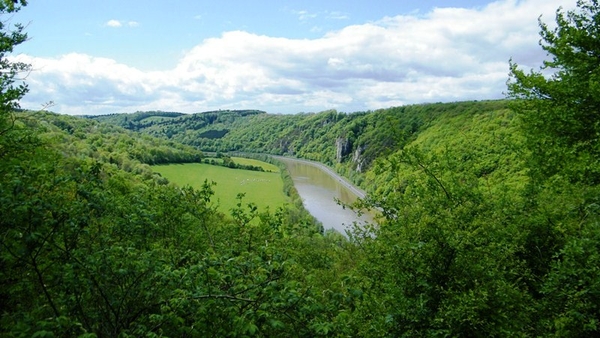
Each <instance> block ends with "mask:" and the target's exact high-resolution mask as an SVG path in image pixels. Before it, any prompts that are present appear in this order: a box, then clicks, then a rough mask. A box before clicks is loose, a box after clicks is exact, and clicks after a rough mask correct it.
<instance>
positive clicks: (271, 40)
mask: <svg viewBox="0 0 600 338" xmlns="http://www.w3.org/2000/svg"><path fill="white" fill-rule="evenodd" d="M561 5H562V6H564V7H565V8H569V6H572V4H567V1H566V0H526V1H515V0H503V1H496V2H494V3H491V4H490V5H488V6H486V7H484V8H481V9H459V8H438V9H435V10H433V11H432V12H430V13H427V14H425V15H421V14H420V15H406V16H395V17H388V18H383V19H381V20H380V21H378V22H372V23H366V24H362V25H353V26H348V27H345V28H344V29H342V30H339V31H334V32H329V33H327V34H325V35H323V36H322V37H321V38H318V39H310V40H309V39H288V38H275V37H269V36H262V35H256V34H252V33H248V32H244V31H231V32H226V33H223V34H222V35H221V36H220V37H214V38H210V39H206V40H204V41H203V42H202V43H201V44H199V45H197V46H195V47H193V48H192V49H190V50H189V51H188V52H186V54H185V55H184V56H183V57H182V58H181V59H180V60H179V62H178V64H177V66H176V67H175V68H173V69H170V70H164V71H154V72H144V71H141V70H138V69H135V68H133V67H130V66H127V65H124V64H120V63H118V62H116V61H114V60H110V59H104V58H96V57H92V56H88V55H81V54H68V55H64V56H61V57H59V58H55V59H45V58H35V57H31V56H26V55H21V56H19V58H20V60H21V61H25V62H29V63H31V64H33V65H34V68H35V69H36V70H35V71H34V72H32V73H31V75H30V76H29V78H28V79H27V82H28V83H29V85H30V89H31V90H30V93H29V94H28V96H27V97H26V98H25V100H24V101H23V106H24V107H26V108H38V107H39V106H40V104H42V103H44V102H48V101H54V102H55V103H56V104H57V106H56V107H55V108H54V109H55V110H56V111H60V112H63V113H69V114H97V113H113V112H132V111H136V110H156V109H160V110H169V111H183V112H197V111H203V110H209V109H219V108H240V109H241V108H256V109H263V110H266V111H269V112H272V113H293V112H300V111H321V110H326V109H331V108H335V109H338V110H341V111H359V110H367V109H378V108H384V107H389V106H394V105H401V104H411V103H421V102H437V101H457V100H471V99H491V98H501V97H502V96H503V94H502V93H503V92H504V91H505V90H506V84H505V82H506V79H507V76H508V60H509V59H510V58H511V57H512V58H513V59H514V61H515V62H517V63H519V64H521V65H523V66H524V67H526V68H531V67H538V66H539V65H540V64H541V62H542V60H543V59H544V58H545V52H543V51H542V50H541V48H540V47H539V46H538V40H539V35H538V30H539V29H538V26H537V18H538V16H539V15H540V14H543V15H544V16H543V20H544V21H545V22H547V23H551V22H553V21H554V13H555V11H556V9H557V8H558V7H560V6H561Z"/></svg>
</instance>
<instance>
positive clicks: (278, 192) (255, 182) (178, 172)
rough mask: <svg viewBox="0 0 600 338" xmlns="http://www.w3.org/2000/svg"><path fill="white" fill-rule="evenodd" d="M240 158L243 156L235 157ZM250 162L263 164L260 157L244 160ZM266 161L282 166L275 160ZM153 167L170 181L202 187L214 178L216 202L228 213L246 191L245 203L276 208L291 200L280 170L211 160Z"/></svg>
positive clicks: (265, 207) (181, 184)
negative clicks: (235, 166) (243, 167)
mask: <svg viewBox="0 0 600 338" xmlns="http://www.w3.org/2000/svg"><path fill="white" fill-rule="evenodd" d="M234 160H235V161H236V162H238V161H239V159H234ZM243 162H244V163H246V164H248V165H261V163H260V162H259V161H257V160H244V161H243ZM263 165H265V166H269V167H274V168H275V169H276V170H277V171H279V168H277V167H275V166H274V165H272V164H269V163H264V164H263ZM152 170H154V171H156V172H158V173H160V174H161V175H162V176H163V177H165V178H167V179H168V180H169V181H170V182H173V183H176V184H178V185H179V186H182V187H183V186H186V185H189V186H191V187H193V188H195V189H201V188H202V186H203V185H204V182H205V181H208V182H214V183H216V186H215V187H214V188H213V189H214V190H215V195H214V197H213V198H212V201H213V203H216V204H217V205H218V209H219V210H221V211H223V212H224V213H228V212H229V211H230V210H232V209H234V208H235V207H236V204H237V199H236V197H237V195H238V194H244V198H243V201H244V204H246V203H252V204H254V205H256V206H257V207H258V208H259V209H260V210H266V209H267V208H270V210H276V209H277V208H281V207H283V206H284V205H285V204H286V203H289V202H290V200H289V199H288V198H287V197H286V196H285V194H284V193H283V182H282V180H281V177H280V175H279V173H278V172H277V173H275V172H272V173H269V172H258V171H249V170H240V169H230V168H226V167H221V166H214V165H208V164H199V163H191V164H181V165H158V166H153V167H152Z"/></svg>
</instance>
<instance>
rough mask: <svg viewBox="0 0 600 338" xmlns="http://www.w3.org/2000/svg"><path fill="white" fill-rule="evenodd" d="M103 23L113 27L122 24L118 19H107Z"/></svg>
mask: <svg viewBox="0 0 600 338" xmlns="http://www.w3.org/2000/svg"><path fill="white" fill-rule="evenodd" d="M104 25H105V26H108V27H115V28H116V27H121V26H123V24H122V23H121V21H119V20H108V21H107V22H106V23H105V24H104Z"/></svg>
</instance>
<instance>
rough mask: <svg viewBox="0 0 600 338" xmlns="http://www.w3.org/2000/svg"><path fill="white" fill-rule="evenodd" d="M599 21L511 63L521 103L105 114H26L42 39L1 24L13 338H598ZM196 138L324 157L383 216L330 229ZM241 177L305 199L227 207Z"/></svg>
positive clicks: (4, 293) (564, 25)
mask: <svg viewBox="0 0 600 338" xmlns="http://www.w3.org/2000/svg"><path fill="white" fill-rule="evenodd" d="M24 4H25V2H24V1H22V2H20V3H17V4H15V3H14V2H13V1H6V0H0V11H2V12H3V13H10V12H13V11H15V10H18V7H19V5H24ZM2 22H4V21H2ZM599 22H600V5H599V4H598V2H597V1H591V0H589V1H578V8H577V9H576V10H575V11H570V12H563V11H562V10H559V11H558V15H557V25H556V28H553V29H550V28H548V26H546V25H545V24H543V23H542V24H541V35H542V47H543V48H544V50H546V51H547V52H548V53H549V55H550V56H551V60H549V61H548V62H547V63H546V64H545V68H546V69H545V70H544V73H538V72H533V71H532V72H529V73H527V72H524V71H522V70H520V69H519V67H518V66H517V65H515V64H511V76H510V79H509V99H507V100H501V101H483V102H457V103H446V104H442V103H439V104H426V105H414V106H407V107H396V108H390V109H384V110H378V111H374V112H358V113H353V114H344V113H339V112H335V111H327V112H322V113H318V114H299V115H293V116H279V115H270V114H266V113H263V112H257V111H222V112H221V111H220V112H209V113H203V114H194V115H185V116H184V115H180V114H178V113H163V112H148V113H136V114H134V115H131V116H128V115H120V114H119V115H112V116H109V117H102V118H101V117H98V118H94V119H81V118H77V117H70V116H59V115H56V114H51V113H45V112H22V111H18V110H17V109H16V108H18V100H19V99H20V98H21V97H22V96H23V95H24V94H25V93H26V92H27V87H26V86H25V85H17V84H15V81H16V78H17V75H18V73H19V72H20V71H22V70H26V69H27V65H20V64H11V63H10V62H9V61H8V60H7V59H6V58H5V54H4V53H8V52H10V51H12V48H13V47H14V46H16V45H18V44H20V43H22V42H23V41H25V40H26V36H25V35H24V34H23V33H22V28H21V27H20V26H15V27H14V31H9V30H8V28H7V27H5V26H0V32H1V34H2V35H3V41H4V42H5V43H4V44H2V45H1V46H0V49H1V52H0V68H2V70H3V71H2V72H0V74H2V75H1V76H2V79H3V81H0V183H1V184H0V215H2V217H0V267H1V269H0V304H2V312H1V313H0V335H2V336H8V337H17V336H18V337H21V336H86V337H97V336H101V337H112V336H122V337H127V336H148V337H154V336H175V337H177V336H186V337H187V336H191V337H201V336H207V335H212V336H219V337H220V336H231V337H246V336H259V337H274V336H283V337H291V336H293V337H296V336H298V337H317V336H331V337H334V336H335V337H339V336H353V337H413V336H418V337H426V336H451V337H454V336H458V337H472V336H486V337H487V336H490V337H504V336H527V337H528V336H536V337H537V336H544V337H545V336H559V337H593V336H598V335H600V316H599V314H600V308H599V306H600V305H599V304H600V297H599V295H600V272H599V271H600V270H599V269H598V266H600V254H599V253H600V227H599V225H600V208H599V205H600V200H599V196H600V185H599V184H600V181H599V177H600V176H599V168H600V163H599V156H600V148H599V144H600V143H599V142H598V141H599V140H598V135H599V133H600V129H599V128H600V122H599V119H598V111H600V104H599V103H598V102H599V101H598V100H600V99H599V98H600V95H598V94H600V93H598V88H600V84H599V79H600V70H599V63H600V61H599V60H600V58H599V57H598V56H599V55H600V47H599V46H600V38H599V37H600V32H599V31H598V30H599V29H600V28H599V27H600V25H599V24H598V23H599ZM2 25H3V24H2ZM547 71H554V72H555V75H554V76H550V77H547V76H545V75H544V74H546V73H545V72H547ZM16 111H18V112H16ZM108 123H113V124H108ZM115 124H117V125H119V126H116V125H115ZM122 127H125V128H128V129H130V130H125V129H123V128H122ZM133 130H136V131H138V132H134V131H133ZM182 143H183V144H186V145H182ZM199 149H200V150H205V151H214V152H227V151H233V150H240V151H245V152H255V153H260V152H265V153H273V154H289V155H295V156H299V157H304V158H308V159H313V160H318V161H321V162H324V163H326V164H329V165H330V166H332V167H335V168H336V170H338V171H339V172H341V173H342V174H345V175H346V176H347V177H351V178H352V179H354V180H355V181H356V182H359V183H361V184H362V186H363V187H365V188H367V190H368V192H369V195H368V197H367V198H366V199H365V200H363V201H359V203H357V204H356V205H355V206H353V207H356V208H362V207H370V208H375V209H376V210H379V211H380V212H381V217H380V223H379V224H377V225H370V226H366V227H364V228H356V229H354V231H353V232H352V233H351V234H350V238H349V239H346V238H345V237H343V236H341V235H339V234H336V233H323V231H322V229H321V228H320V227H319V226H317V225H315V224H314V221H313V220H312V219H311V218H310V217H309V216H308V215H306V213H305V212H303V211H302V209H301V201H300V199H299V197H298V195H297V192H295V190H294V189H293V184H292V181H291V179H290V178H289V174H288V173H287V172H286V171H285V170H281V171H280V172H279V173H276V172H259V171H246V170H240V169H235V170H234V169H229V168H226V167H223V166H212V165H208V164H206V163H202V164H200V163H198V162H200V161H202V162H204V161H206V160H207V158H205V157H204V155H203V153H201V152H200V151H199ZM255 156H256V157H257V159H259V160H263V161H270V160H268V159H267V158H266V157H264V158H263V155H258V154H257V155H255ZM208 160H209V161H210V160H211V159H208ZM219 161H220V162H221V163H220V164H221V165H222V164H227V167H228V166H229V165H233V164H235V162H236V161H238V162H239V164H240V165H251V166H255V165H260V166H261V167H262V168H263V169H264V168H266V165H265V164H262V163H257V162H254V161H250V160H241V159H237V158H231V157H229V156H227V155H225V156H221V158H220V159H219ZM228 161H229V162H228ZM188 162H195V163H193V164H173V163H188ZM269 163H272V162H269ZM156 164H169V165H168V166H156V167H153V168H157V169H156V170H159V171H161V172H163V173H164V176H170V175H171V174H169V173H168V172H167V171H174V172H175V173H173V174H172V175H173V176H172V177H173V178H172V179H170V180H172V181H174V182H175V181H177V179H178V178H179V179H185V180H188V183H189V184H194V185H195V188H194V187H190V186H185V184H186V182H182V185H175V184H170V183H169V180H167V179H165V178H164V177H162V176H161V175H159V174H157V173H155V172H154V171H153V170H152V169H153V168H151V167H150V165H156ZM273 164H274V165H277V164H276V163H273ZM191 168H194V169H193V170H190V169H191ZM271 168H273V167H271ZM278 168H281V167H279V166H278ZM181 171H183V172H184V174H182V173H181ZM190 171H191V172H192V173H193V174H197V175H199V176H198V177H196V178H195V177H193V176H192V174H190ZM273 171H274V170H273ZM225 172H227V174H225ZM236 175H237V176H238V177H240V178H241V177H245V178H244V179H247V178H248V177H254V178H257V179H259V178H261V179H262V178H265V179H266V178H267V177H269V178H272V182H278V183H277V185H278V186H277V187H276V188H275V187H273V188H272V189H274V190H273V192H275V190H276V191H277V192H281V191H283V194H284V195H285V196H284V195H279V196H278V197H277V199H278V200H279V201H282V200H284V199H289V201H290V203H289V204H288V206H287V207H285V208H279V207H275V205H277V203H275V204H272V205H271V206H270V207H269V208H268V209H267V208H266V207H262V206H261V207H256V205H255V204H258V202H257V200H260V199H264V198H265V196H259V197H251V196H250V193H251V192H250V191H248V192H247V195H246V196H245V197H244V198H242V199H239V198H238V199H236V197H222V198H219V197H215V196H225V195H219V194H222V193H232V195H230V196H236V195H237V194H238V193H241V192H243V190H240V189H239V188H240V186H241V183H240V182H241V181H237V182H236V181H234V180H232V179H231V178H232V177H236ZM253 175H256V176H253ZM206 178H208V180H209V181H211V180H216V179H222V178H227V179H225V180H224V181H223V182H219V183H218V184H217V185H216V186H212V185H211V184H210V183H207V182H206V181H205V179H206ZM261 183H264V182H261ZM227 184H231V186H226V185H227ZM256 190H258V191H259V192H260V190H266V189H264V188H263V187H261V188H254V189H252V192H254V191H256ZM261 193H264V191H263V192H261ZM269 195H270V196H271V195H274V194H271V193H270V194H269ZM225 200H227V201H225ZM226 202H227V203H230V204H229V206H227V207H223V206H224V204H225V203H226ZM250 202H254V203H250ZM219 203H220V209H217V208H216V205H217V204H219Z"/></svg>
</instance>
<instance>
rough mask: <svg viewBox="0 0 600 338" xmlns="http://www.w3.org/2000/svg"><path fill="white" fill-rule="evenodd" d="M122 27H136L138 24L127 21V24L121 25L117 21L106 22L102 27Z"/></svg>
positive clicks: (121, 23)
mask: <svg viewBox="0 0 600 338" xmlns="http://www.w3.org/2000/svg"><path fill="white" fill-rule="evenodd" d="M124 25H127V26H128V27H138V26H139V25H140V23H139V22H137V21H128V22H127V23H123V22H121V21H119V20H114V19H113V20H108V21H107V22H106V23H105V24H104V26H106V27H112V28H119V27H123V26H124Z"/></svg>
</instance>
